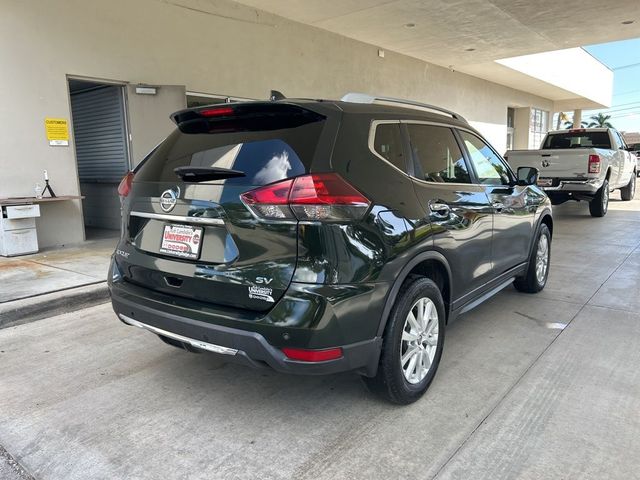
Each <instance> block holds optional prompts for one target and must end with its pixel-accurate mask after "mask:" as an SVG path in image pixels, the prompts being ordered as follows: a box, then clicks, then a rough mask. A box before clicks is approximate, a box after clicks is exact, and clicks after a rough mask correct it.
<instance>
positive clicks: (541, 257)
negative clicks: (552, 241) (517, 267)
mask: <svg viewBox="0 0 640 480" xmlns="http://www.w3.org/2000/svg"><path fill="white" fill-rule="evenodd" d="M548 268H549V238H547V236H546V235H540V240H538V250H537V251H536V279H537V280H538V283H539V284H540V285H542V284H543V283H544V281H545V278H546V276H547V269H548Z"/></svg>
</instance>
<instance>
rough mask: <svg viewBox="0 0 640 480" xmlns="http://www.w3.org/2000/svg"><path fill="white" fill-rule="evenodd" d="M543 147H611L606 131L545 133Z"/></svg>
mask: <svg viewBox="0 0 640 480" xmlns="http://www.w3.org/2000/svg"><path fill="white" fill-rule="evenodd" d="M542 148H543V149H552V148H553V149H561V148H611V142H610V140H609V133H608V132H566V133H553V134H549V135H547V138H546V139H545V141H544V144H543V145H542Z"/></svg>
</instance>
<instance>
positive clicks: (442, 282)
mask: <svg viewBox="0 0 640 480" xmlns="http://www.w3.org/2000/svg"><path fill="white" fill-rule="evenodd" d="M412 275H417V276H424V277H427V278H430V279H431V280H433V281H434V282H436V284H437V285H438V288H439V289H440V291H441V292H442V298H443V300H444V304H445V309H446V312H445V313H446V316H447V321H448V319H449V313H450V309H451V292H452V276H451V267H450V266H449V262H448V261H447V259H446V258H445V256H444V255H442V254H441V253H439V252H436V251H434V250H428V251H425V252H422V253H419V254H417V255H416V256H415V257H413V258H412V259H411V260H410V261H409V262H407V263H406V264H405V266H404V267H403V268H402V270H400V273H399V274H398V276H397V277H396V280H395V281H394V283H393V286H392V287H391V290H390V291H389V294H388V295H387V299H386V301H385V304H384V309H383V310H382V317H381V319H380V324H379V326H378V336H379V337H381V336H382V335H383V333H384V329H385V327H386V325H387V320H388V319H389V314H390V313H391V308H392V307H393V304H394V303H395V301H396V298H397V297H398V292H399V291H400V288H401V287H402V284H403V283H404V282H405V281H406V280H407V278H409V277H410V276H412Z"/></svg>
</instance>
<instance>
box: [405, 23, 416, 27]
mask: <svg viewBox="0 0 640 480" xmlns="http://www.w3.org/2000/svg"><path fill="white" fill-rule="evenodd" d="M415 26H416V24H415V23H405V24H404V28H413V27H415Z"/></svg>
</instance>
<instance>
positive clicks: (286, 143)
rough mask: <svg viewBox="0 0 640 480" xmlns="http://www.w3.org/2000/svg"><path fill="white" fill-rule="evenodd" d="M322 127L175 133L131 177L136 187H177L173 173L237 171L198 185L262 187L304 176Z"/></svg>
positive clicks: (319, 124)
mask: <svg viewBox="0 0 640 480" xmlns="http://www.w3.org/2000/svg"><path fill="white" fill-rule="evenodd" d="M323 124H324V121H318V122H313V123H308V124H305V125H302V126H298V127H295V128H288V129H281V130H268V131H239V132H233V131H232V132H224V133H194V134H191V133H182V132H180V131H179V130H176V131H175V132H174V133H172V134H171V135H170V136H169V137H168V138H167V139H166V140H165V141H164V142H163V143H162V144H160V145H159V146H158V147H157V148H156V150H155V151H154V152H152V153H151V155H150V156H149V158H148V159H147V160H146V161H145V162H144V164H142V165H141V167H140V168H139V170H138V172H137V173H136V181H138V182H177V181H179V177H178V176H177V175H176V174H175V173H174V169H175V168H177V167H185V166H193V167H217V168H228V169H232V170H240V171H242V172H244V173H245V176H244V177H236V178H229V179H224V180H214V181H208V182H201V183H210V184H225V185H247V186H261V185H266V184H269V183H273V182H277V181H279V180H283V179H286V178H291V177H296V176H299V175H303V174H304V173H307V172H308V171H309V169H310V167H311V163H312V161H313V157H314V155H315V151H316V148H317V146H318V142H319V138H320V134H321V131H322V127H323Z"/></svg>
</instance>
